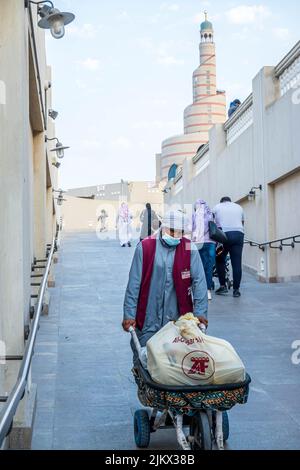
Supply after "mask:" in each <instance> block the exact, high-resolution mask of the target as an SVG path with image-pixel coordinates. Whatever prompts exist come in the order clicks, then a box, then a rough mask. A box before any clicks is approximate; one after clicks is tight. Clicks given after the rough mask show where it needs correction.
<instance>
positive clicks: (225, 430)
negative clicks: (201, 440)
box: [223, 411, 229, 442]
mask: <svg viewBox="0 0 300 470" xmlns="http://www.w3.org/2000/svg"><path fill="white" fill-rule="evenodd" d="M223 437H224V442H227V441H228V439H229V418H228V413H227V411H224V412H223Z"/></svg>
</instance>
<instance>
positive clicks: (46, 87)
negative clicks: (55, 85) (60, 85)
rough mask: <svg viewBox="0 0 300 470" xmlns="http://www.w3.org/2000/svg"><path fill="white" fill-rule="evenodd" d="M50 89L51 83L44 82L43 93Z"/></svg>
mask: <svg viewBox="0 0 300 470" xmlns="http://www.w3.org/2000/svg"><path fill="white" fill-rule="evenodd" d="M51 87H52V83H51V82H50V81H49V80H46V82H45V86H44V88H45V91H47V90H49V88H51Z"/></svg>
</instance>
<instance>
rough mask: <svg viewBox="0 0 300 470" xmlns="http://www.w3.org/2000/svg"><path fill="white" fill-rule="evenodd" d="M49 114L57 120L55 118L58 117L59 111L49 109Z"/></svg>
mask: <svg viewBox="0 0 300 470" xmlns="http://www.w3.org/2000/svg"><path fill="white" fill-rule="evenodd" d="M48 114H49V116H50V117H51V119H53V121H55V119H56V118H57V117H58V112H57V111H54V109H49V111H48Z"/></svg>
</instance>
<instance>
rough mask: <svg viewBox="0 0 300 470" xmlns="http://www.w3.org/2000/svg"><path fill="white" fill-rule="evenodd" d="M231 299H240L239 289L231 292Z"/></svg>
mask: <svg viewBox="0 0 300 470" xmlns="http://www.w3.org/2000/svg"><path fill="white" fill-rule="evenodd" d="M233 297H235V298H236V299H237V298H238V297H241V293H240V291H239V289H234V291H233Z"/></svg>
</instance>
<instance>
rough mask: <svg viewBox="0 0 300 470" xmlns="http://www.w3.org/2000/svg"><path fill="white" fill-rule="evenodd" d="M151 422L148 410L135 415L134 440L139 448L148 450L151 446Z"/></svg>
mask: <svg viewBox="0 0 300 470" xmlns="http://www.w3.org/2000/svg"><path fill="white" fill-rule="evenodd" d="M150 432H151V429H150V420H149V415H148V413H147V411H146V410H137V411H136V412H135V415H134V439H135V443H136V445H137V447H139V448H140V449H146V448H147V447H149V444H150Z"/></svg>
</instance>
